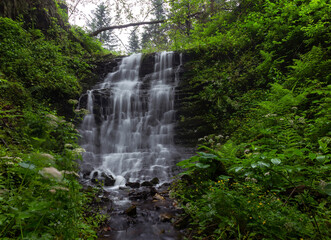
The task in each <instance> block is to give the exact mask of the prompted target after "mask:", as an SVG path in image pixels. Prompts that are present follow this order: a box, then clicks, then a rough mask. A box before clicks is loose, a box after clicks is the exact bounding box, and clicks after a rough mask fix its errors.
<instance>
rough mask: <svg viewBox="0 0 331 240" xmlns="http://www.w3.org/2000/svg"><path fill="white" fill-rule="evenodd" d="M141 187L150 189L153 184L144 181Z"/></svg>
mask: <svg viewBox="0 0 331 240" xmlns="http://www.w3.org/2000/svg"><path fill="white" fill-rule="evenodd" d="M141 186H142V187H152V186H153V183H151V182H148V181H145V182H143V183H142V184H141Z"/></svg>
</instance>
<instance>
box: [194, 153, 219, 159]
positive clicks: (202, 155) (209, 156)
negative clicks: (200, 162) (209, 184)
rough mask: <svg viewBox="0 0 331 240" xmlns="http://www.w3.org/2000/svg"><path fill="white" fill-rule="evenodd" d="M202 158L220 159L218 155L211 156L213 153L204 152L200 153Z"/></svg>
mask: <svg viewBox="0 0 331 240" xmlns="http://www.w3.org/2000/svg"><path fill="white" fill-rule="evenodd" d="M198 154H199V155H200V157H202V158H205V159H213V158H218V157H217V156H216V155H214V154H211V153H204V152H198Z"/></svg>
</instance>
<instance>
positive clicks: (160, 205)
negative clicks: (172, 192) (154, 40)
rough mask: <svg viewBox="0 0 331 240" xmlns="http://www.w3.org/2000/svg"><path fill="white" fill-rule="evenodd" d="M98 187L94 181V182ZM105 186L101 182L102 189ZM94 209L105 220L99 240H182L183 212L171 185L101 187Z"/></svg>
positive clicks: (154, 183) (154, 181)
mask: <svg viewBox="0 0 331 240" xmlns="http://www.w3.org/2000/svg"><path fill="white" fill-rule="evenodd" d="M94 184H95V181H94ZM103 184H104V183H102V182H101V185H103ZM101 185H99V191H98V192H97V193H96V195H95V197H94V201H93V203H92V208H94V210H95V211H99V212H100V213H101V214H103V215H104V216H106V220H105V221H104V223H103V225H102V226H101V229H100V231H99V234H98V235H99V238H98V239H104V240H106V239H109V240H180V239H183V238H182V237H183V236H182V233H181V232H180V231H179V230H178V227H180V226H181V225H182V222H183V221H182V219H181V218H180V215H181V214H182V213H183V211H182V209H180V208H178V207H177V203H176V201H175V200H174V199H171V198H170V197H169V186H170V183H163V184H159V183H158V179H157V178H154V179H152V180H151V181H146V182H143V183H138V182H135V183H131V182H128V183H126V185H125V186H120V187H107V186H103V187H101Z"/></svg>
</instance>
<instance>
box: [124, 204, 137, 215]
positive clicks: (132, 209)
mask: <svg viewBox="0 0 331 240" xmlns="http://www.w3.org/2000/svg"><path fill="white" fill-rule="evenodd" d="M124 213H125V214H126V215H128V216H130V217H134V216H136V215H137V207H136V206H135V205H131V207H129V208H128V209H126V210H125V211H124Z"/></svg>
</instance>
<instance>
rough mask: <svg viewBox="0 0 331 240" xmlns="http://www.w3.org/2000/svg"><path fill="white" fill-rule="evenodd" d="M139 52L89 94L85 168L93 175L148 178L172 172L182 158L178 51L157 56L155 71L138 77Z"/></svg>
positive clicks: (164, 177) (83, 129) (84, 126)
mask: <svg viewBox="0 0 331 240" xmlns="http://www.w3.org/2000/svg"><path fill="white" fill-rule="evenodd" d="M141 58H142V55H141V54H134V55H131V56H129V57H125V58H123V59H122V61H121V63H120V65H119V67H118V69H117V70H116V71H115V72H112V73H109V74H108V76H107V77H106V78H105V79H104V81H103V83H101V84H98V85H96V86H95V87H94V89H92V90H89V91H88V92H87V109H88V110H89V114H88V115H86V116H85V118H84V120H83V123H82V126H81V129H80V131H81V135H82V144H81V145H82V147H84V148H85V150H86V153H84V155H83V162H84V163H83V167H84V166H88V167H89V168H92V169H91V170H92V171H91V173H90V177H91V178H92V176H93V175H95V174H98V175H100V174H101V173H105V174H108V175H111V176H113V177H114V178H115V179H116V182H115V185H123V184H125V182H126V181H130V182H135V181H139V182H142V181H145V180H151V179H152V178H154V177H157V178H158V179H159V180H160V181H161V182H162V181H163V182H164V181H167V180H168V179H169V177H170V176H171V174H172V173H171V167H172V166H173V165H174V164H175V162H176V161H178V160H179V159H178V154H177V153H176V149H175V146H174V143H173V137H174V124H175V110H174V100H175V99H174V98H175V87H176V85H177V82H178V74H176V71H177V70H178V69H179V67H180V65H179V66H176V67H174V66H173V58H174V54H173V53H172V52H162V53H158V54H155V64H154V72H153V73H152V74H149V75H148V76H146V77H144V78H140V77H139V70H140V65H141Z"/></svg>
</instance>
